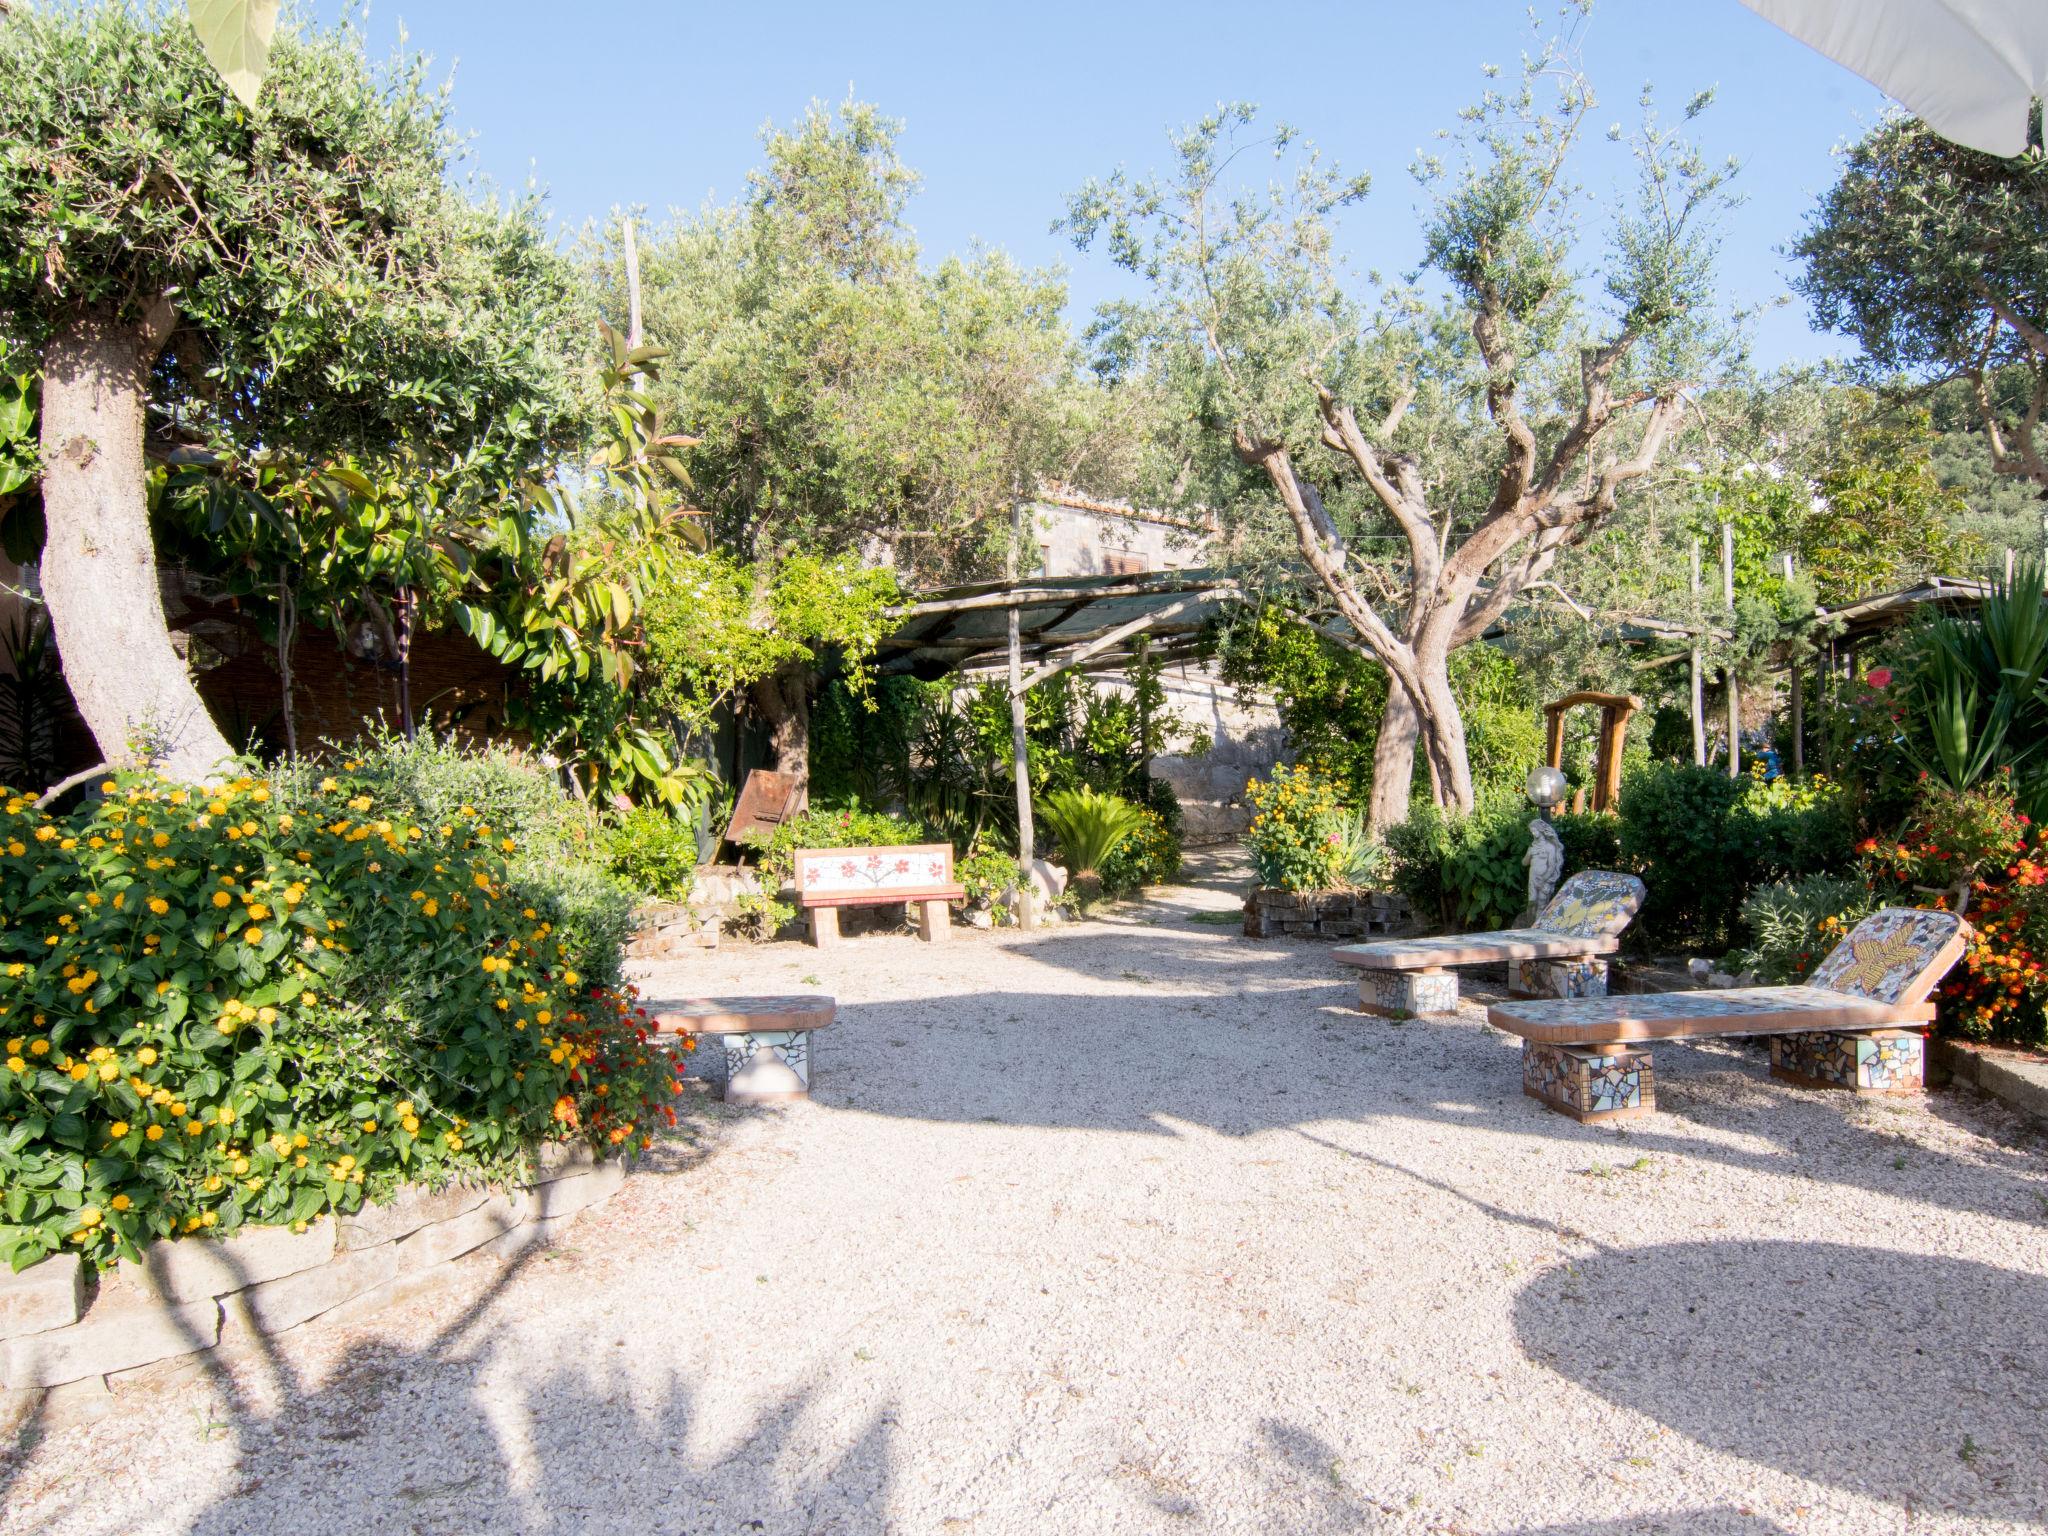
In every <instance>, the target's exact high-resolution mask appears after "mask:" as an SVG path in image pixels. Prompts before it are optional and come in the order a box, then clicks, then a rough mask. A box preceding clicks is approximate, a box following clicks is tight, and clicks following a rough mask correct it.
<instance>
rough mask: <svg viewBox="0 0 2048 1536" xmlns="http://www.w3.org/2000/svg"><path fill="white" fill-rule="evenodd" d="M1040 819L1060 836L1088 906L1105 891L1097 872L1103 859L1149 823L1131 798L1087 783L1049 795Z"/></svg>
mask: <svg viewBox="0 0 2048 1536" xmlns="http://www.w3.org/2000/svg"><path fill="white" fill-rule="evenodd" d="M1038 818H1039V820H1041V821H1043V822H1044V823H1045V824H1046V826H1047V827H1048V828H1049V829H1051V831H1052V835H1053V836H1054V837H1056V838H1058V839H1059V845H1060V852H1061V854H1062V855H1063V856H1064V857H1065V858H1066V861H1067V866H1068V874H1069V876H1070V878H1071V879H1072V882H1073V888H1074V892H1075V894H1076V895H1077V896H1079V897H1080V899H1081V901H1082V903H1083V904H1084V905H1085V904H1086V903H1088V902H1090V901H1093V900H1094V899H1095V898H1096V896H1098V895H1099V894H1101V891H1102V877H1101V875H1100V874H1099V873H1097V871H1099V870H1100V869H1101V868H1102V865H1103V862H1104V861H1105V860H1107V859H1108V858H1109V856H1110V855H1111V854H1113V853H1115V852H1116V851H1117V849H1118V848H1119V847H1121V846H1122V845H1123V841H1124V839H1125V838H1127V837H1129V836H1131V835H1132V834H1133V833H1134V832H1136V831H1137V830H1138V828H1140V827H1141V826H1143V825H1144V823H1145V815H1144V812H1142V811H1141V810H1139V809H1138V807H1136V806H1135V805H1133V804H1131V802H1130V801H1128V800H1125V799H1123V798H1122V797H1121V796H1118V795H1106V794H1104V793H1103V792H1102V791H1101V790H1099V789H1093V788H1090V787H1088V786H1086V785H1084V786H1082V787H1081V788H1079V789H1061V790H1055V791H1054V792H1053V793H1052V794H1049V795H1047V796H1046V797H1045V799H1044V800H1043V801H1042V802H1041V803H1040V805H1039V807H1038Z"/></svg>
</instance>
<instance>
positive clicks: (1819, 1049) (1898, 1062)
mask: <svg viewBox="0 0 2048 1536" xmlns="http://www.w3.org/2000/svg"><path fill="white" fill-rule="evenodd" d="M1926 1051H1927V1045H1926V1039H1925V1036H1924V1035H1923V1034H1922V1032H1921V1031H1920V1030H1917V1029H1864V1030H1856V1031H1853V1032H1851V1031H1844V1032H1836V1031H1832V1030H1816V1031H1814V1032H1813V1033H1812V1034H1807V1035H1773V1036H1772V1037H1771V1076H1773V1077H1775V1078H1777V1079H1778V1080H1779V1081H1780V1082H1784V1083H1791V1084H1793V1085H1795V1086H1796V1087H1800V1088H1846V1089H1848V1090H1850V1091H1851V1092H1852V1093H1860V1094H1893V1093H1918V1092H1919V1091H1920V1090H1921V1088H1922V1087H1924V1086H1925V1085H1926V1081H1927V1055H1926Z"/></svg>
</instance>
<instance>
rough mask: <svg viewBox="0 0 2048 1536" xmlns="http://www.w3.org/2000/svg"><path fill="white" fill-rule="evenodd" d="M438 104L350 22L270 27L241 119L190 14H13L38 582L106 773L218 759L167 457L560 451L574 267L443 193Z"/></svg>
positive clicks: (442, 106) (435, 92) (13, 249)
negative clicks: (196, 655)
mask: <svg viewBox="0 0 2048 1536" xmlns="http://www.w3.org/2000/svg"><path fill="white" fill-rule="evenodd" d="M447 112H448V102H447V96H446V93H445V91H443V90H440V89H437V88H435V87H434V86H432V85H431V84H430V83H429V82H428V81H427V79H426V77H425V74H424V68H423V65H422V64H421V63H420V61H418V60H417V59H414V60H411V61H402V62H401V63H400V64H398V65H397V66H396V67H395V68H394V69H393V70H392V71H391V72H390V73H389V74H381V73H378V72H373V71H372V70H371V69H370V68H369V67H368V66H367V65H366V64H365V62H364V59H363V54H362V48H361V44H360V40H359V39H358V38H357V37H356V35H355V34H354V33H353V32H351V31H348V30H346V29H342V30H336V31H327V32H321V31H311V32H305V33H301V34H298V35H289V36H280V37H278V38H277V39H276V40H275V47H274V48H273V49H272V50H271V52H270V54H269V60H268V76H267V83H266V85H265V88H264V90H263V92H262V94H261V96H260V98H259V100H258V102H257V104H256V105H255V106H253V107H245V106H244V105H242V104H241V103H240V102H238V101H237V100H236V99H235V98H234V97H233V96H231V95H229V93H228V92H227V90H226V89H225V88H224V87H223V85H222V82H221V79H220V77H219V76H218V75H216V74H215V72H214V70H213V68H212V67H211V66H210V65H209V64H208V62H207V59H206V57H205V55H204V53H203V52H202V50H201V47H200V44H199V41H198V39H197V38H196V36H195V35H194V33H193V30H192V27H191V26H190V24H189V23H188V21H187V20H186V18H185V16H184V13H183V11H182V8H181V9H179V10H176V11H173V10H170V9H168V8H165V7H162V6H160V5H150V6H143V5H131V4H126V3H109V4H105V5H99V6H91V7H87V6H82V5H75V4H53V5H48V6H38V7H36V8H34V9H26V8H21V7H16V8H14V9H12V10H10V11H9V12H7V13H6V15H5V16H4V18H0V144H4V145H5V146H6V147H5V150H4V152H0V248H4V250H5V251H6V253H7V255H6V260H5V262H4V264H0V312H4V314H5V316H6V324H7V326H8V328H9V329H10V330H13V331H15V332H16V333H18V335H19V337H20V338H21V339H22V340H24V341H25V342H26V343H27V344H28V345H29V346H30V347H31V348H32V349H33V351H34V352H35V353H36V354H37V356H38V357H39V360H40V364H41V371H42V376H43V382H42V396H41V399H42V423H41V439H42V458H41V473H42V505H43V510H44V516H45V521H46V527H47V532H46V536H45V542H44V547H43V551H42V559H41V579H42V585H43V595H44V598H45V600H46V602H47V604H48V607H49V613H50V618H51V622H52V626H53V629H54V631H55V634H56V639H57V643H58V647H59V649H60V651H61V653H62V656H63V663H64V671H65V675H66V678H67V680H68V681H69V683H70V685H71V690H72V694H73V696H74V698H75V699H76V701H77V703H78V707H79V711H80V713H81V714H82V715H83V716H84V718H85V721H86V724H87V725H88V726H89V727H90V728H91V730H92V732H93V735H94V737H95V738H96V739H97V741H98V743H99V747H100V750H101V752H102V754H103V755H104V756H105V757H106V758H107V759H108V760H109V761H110V762H131V761H136V760H138V759H141V760H148V761H151V762H153V763H155V764H156V765H157V766H159V767H160V768H162V769H163V770H165V771H166V772H168V773H171V774H173V775H176V776H179V777H185V778H197V777H199V776H201V775H203V774H205V773H206V772H207V771H208V770H209V769H210V768H212V766H213V765H214V764H215V763H217V762H218V761H219V760H220V759H221V758H222V757H223V756H224V755H226V753H227V750H228V749H227V744H226V742H225V741H224V740H223V739H222V737H221V734H220V732H219V730H218V729H217V728H216V726H215V725H214V723H213V722H212V721H211V720H210V719H209V718H208V717H207V714H206V710H205V708H204V706H203V704H202V703H201V701H200V699H199V695H198V693H197V691H196V689H195V688H194V686H193V683H192V680H191V677H190V676H189V674H188V672H187V669H186V665H185V662H184V659H183V658H182V657H181V656H180V655H179V653H178V651H177V650H176V649H175V647H174V645H173V642H172V639H171V636H170V633H169V631H168V629H167V626H166V623H165V617H164V609H163V604H162V600H161V597H160V593H159V588H158V575H157V560H156V551H155V548H154V545H153V542H152V537H151V527H150V520H149V507H148V499H147V487H146V481H147V478H148V476H149V474H150V470H151V466H152V463H153V462H155V461H157V460H159V459H162V458H165V457H167V456H170V455H172V454H175V453H179V452H185V453H190V452H192V451H194V450H198V451H202V452H204V453H206V454H208V455H210V456H212V457H214V458H216V459H221V460H233V459H235V458H237V457H243V458H246V457H248V456H252V455H264V456H271V457H280V456H283V457H291V458H296V459H299V460H302V461H315V460H318V459H320V458H321V457H323V456H325V455H329V454H341V453H348V454H354V455H358V456H361V455H376V454H379V453H383V452H387V451H390V450H392V449H394V448H396V447H398V446H401V445H409V446H410V447H412V448H414V449H418V450H427V451H430V452H431V454H432V455H433V456H434V457H435V458H436V459H437V460H438V461H440V462H445V463H448V464H453V465H468V466H471V467H475V468H478V469H482V468H485V467H487V466H490V465H494V464H495V465H499V466H514V465H518V464H521V463H524V462H526V461H528V460H529V459H530V458H531V457H532V456H533V455H535V454H536V453H538V452H540V451H542V450H543V449H544V448H546V447H547V446H549V445H550V444H552V443H554V442H556V441H559V440H564V439H566V438H567V437H568V436H569V435H571V433H572V423H573V422H574V420H575V414H576V391H575V389H574V388H573V386H572V383H571V378H570V375H569V373H568V371H567V369H566V367H565V365H564V363H563V358H564V357H565V356H566V355H567V353H566V346H567V340H566V337H567V327H568V326H569V325H571V324H572V323H573V313H574V309H573V304H572V292H571V286H570V285H571V280H572V276H573V274H572V272H571V270H570V268H569V267H568V265H567V263H566V262H565V261H564V260H562V259H561V258H560V257H558V256H557V255H556V254H555V252H554V251H553V250H552V248H551V246H550V245H549V244H548V242H547V241H546V239H545V237H544V234H543V232H542V230H541V227H540V224H539V221H538V219H537V218H536V217H535V213H534V209H533V208H532V207H531V205H528V204H521V205H517V206H513V207H509V208H507V207H501V206H498V205H496V204H495V203H477V202H472V201H471V200H469V199H468V198H466V197H465V196H463V195H462V194H461V193H460V192H458V191H457V190H455V189H454V188H453V187H451V185H450V183H449V180H448V172H449V169H450V166H451V163H452V162H453V160H454V158H455V156H456V154H457V145H456V142H455V140H454V137H453V135H452V132H451V129H450V126H449V123H448V119H447Z"/></svg>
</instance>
